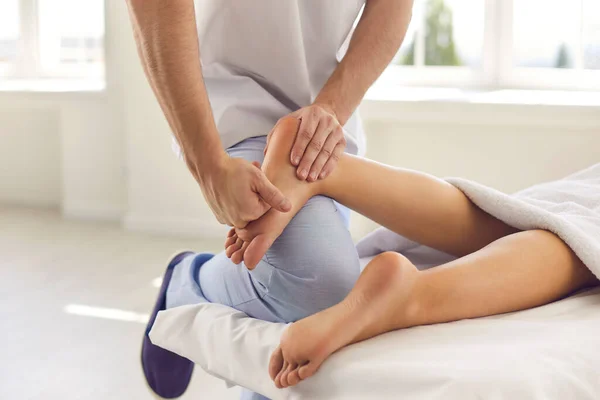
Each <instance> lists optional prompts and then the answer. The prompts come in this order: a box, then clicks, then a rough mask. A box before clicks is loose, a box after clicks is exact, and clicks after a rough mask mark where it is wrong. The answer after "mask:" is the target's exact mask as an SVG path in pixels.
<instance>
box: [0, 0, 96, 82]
mask: <svg viewBox="0 0 600 400" xmlns="http://www.w3.org/2000/svg"><path fill="white" fill-rule="evenodd" d="M103 6H104V7H106V2H105V1H103ZM19 22H20V24H19V27H20V35H19V40H18V47H19V49H21V51H19V52H18V55H17V59H16V60H15V62H14V63H0V78H2V79H5V80H27V81H29V80H53V79H56V80H62V81H64V80H69V81H70V80H73V81H102V82H105V80H106V44H105V43H106V41H105V40H104V41H103V42H104V46H103V48H102V52H103V53H104V60H105V61H104V63H103V65H100V66H99V65H85V64H77V65H68V64H67V65H65V64H63V65H61V66H60V67H58V68H56V69H51V70H49V69H46V68H43V67H42V64H41V62H40V47H39V40H38V38H39V36H38V33H39V23H40V20H39V2H38V0H19ZM104 26H105V37H106V10H105V12H104Z"/></svg>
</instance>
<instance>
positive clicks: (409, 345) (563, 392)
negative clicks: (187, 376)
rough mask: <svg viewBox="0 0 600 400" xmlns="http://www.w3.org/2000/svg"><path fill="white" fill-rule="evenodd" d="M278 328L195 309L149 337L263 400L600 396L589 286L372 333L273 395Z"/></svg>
mask: <svg viewBox="0 0 600 400" xmlns="http://www.w3.org/2000/svg"><path fill="white" fill-rule="evenodd" d="M284 329H285V325H283V324H273V323H269V322H264V321H259V320H255V319H252V318H248V317H247V316H246V315H245V314H243V313H241V312H239V311H236V310H233V309H231V308H229V307H225V306H222V305H218V304H200V305H192V306H184V307H179V308H175V309H172V310H169V311H165V312H161V313H160V314H159V316H158V319H157V322H156V324H155V326H154V328H153V329H152V332H151V338H152V340H153V342H154V343H156V344H158V345H160V346H162V347H165V348H167V349H170V350H172V351H175V352H177V353H179V354H181V355H183V356H186V357H188V358H190V359H192V360H193V361H195V362H196V363H197V364H198V365H200V366H201V367H202V368H204V369H205V370H206V371H207V372H209V373H211V374H212V375H215V376H217V377H220V378H222V379H224V380H226V381H229V382H230V383H231V384H239V385H242V386H245V387H247V388H249V389H252V390H254V391H256V392H259V393H262V394H264V395H265V396H267V397H269V398H272V399H398V398H406V399H428V400H429V399H431V400H433V399H444V400H448V399H450V400H452V399H460V400H465V399H556V400H563V399H600V290H598V289H594V290H592V291H587V292H583V293H580V294H578V295H575V296H572V297H570V298H567V299H564V300H562V301H559V302H556V303H553V304H549V305H546V306H543V307H538V308H535V309H532V310H527V311H522V312H518V313H512V314H505V315H501V316H494V317H488V318H480V319H476V320H463V321H458V322H452V323H447V324H439V325H432V326H422V327H415V328H411V329H405V330H400V331H395V332H391V333H388V334H385V335H381V336H379V337H376V338H374V339H371V340H367V341H365V342H362V343H358V344H355V345H352V346H349V347H347V348H345V349H343V350H341V351H339V352H338V353H336V354H334V355H333V356H332V357H331V358H330V359H329V360H328V361H326V362H325V363H324V364H323V366H322V367H321V370H320V371H319V372H318V373H317V374H316V375H315V376H314V377H312V378H310V379H308V380H306V381H305V382H303V383H301V384H299V385H298V386H296V387H294V388H288V389H283V390H280V389H277V388H275V387H274V386H273V384H272V382H271V380H270V379H269V376H268V373H267V363H268V358H269V355H270V352H271V351H272V350H273V349H274V348H275V347H276V346H277V343H278V340H279V336H280V335H281V333H282V332H283V330H284Z"/></svg>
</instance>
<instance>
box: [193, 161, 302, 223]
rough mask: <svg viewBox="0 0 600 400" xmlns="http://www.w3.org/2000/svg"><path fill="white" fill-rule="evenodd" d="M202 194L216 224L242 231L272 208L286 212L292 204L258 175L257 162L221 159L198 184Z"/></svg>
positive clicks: (259, 170)
mask: <svg viewBox="0 0 600 400" xmlns="http://www.w3.org/2000/svg"><path fill="white" fill-rule="evenodd" d="M201 187H202V193H203V194H204V198H205V199H206V201H207V203H208V205H209V206H210V208H211V210H212V212H213V213H214V214H215V216H216V217H217V220H218V221H219V222H220V223H222V224H227V225H230V226H233V227H235V228H244V227H245V226H246V225H247V224H248V223H249V222H251V221H254V220H257V219H258V218H260V217H261V216H262V215H263V214H264V213H266V212H267V211H269V210H270V209H271V208H274V209H276V210H278V211H281V212H288V211H290V210H291V208H292V204H291V202H290V201H289V200H288V199H287V198H286V197H285V196H284V195H283V194H282V193H281V192H280V191H279V189H277V188H276V187H275V186H274V185H273V184H272V183H271V182H270V181H269V180H268V179H267V177H266V176H265V174H264V173H263V172H262V171H261V169H260V165H259V164H258V163H257V162H254V163H250V162H248V161H246V160H243V159H241V158H232V157H229V156H228V155H224V156H223V158H222V159H221V162H219V163H218V164H217V165H213V166H212V168H211V171H210V172H209V173H208V174H206V175H205V176H204V179H202V180H201Z"/></svg>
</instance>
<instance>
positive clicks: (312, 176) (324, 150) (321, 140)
mask: <svg viewBox="0 0 600 400" xmlns="http://www.w3.org/2000/svg"><path fill="white" fill-rule="evenodd" d="M290 115H291V116H292V117H296V118H298V119H299V120H300V128H299V129H298V134H297V135H296V141H295V142H294V147H293V148H292V152H291V153H290V160H291V162H292V164H293V165H295V166H297V167H298V169H297V170H296V175H297V176H298V178H299V179H301V180H308V181H309V182H314V181H316V180H317V179H323V178H325V177H327V176H328V175H329V174H330V173H331V172H332V171H333V169H334V168H335V167H336V165H337V162H338V160H339V158H340V156H341V155H342V153H343V152H344V149H345V148H346V139H345V138H344V131H343V129H342V126H341V125H340V123H339V122H338V119H337V118H336V116H335V113H334V112H333V110H331V108H330V107H328V106H326V105H323V104H316V103H315V104H313V105H310V106H308V107H304V108H301V109H299V110H298V111H295V112H293V113H292V114H290ZM270 137H271V134H269V137H268V138H267V146H268V140H269V139H270ZM265 152H266V149H265Z"/></svg>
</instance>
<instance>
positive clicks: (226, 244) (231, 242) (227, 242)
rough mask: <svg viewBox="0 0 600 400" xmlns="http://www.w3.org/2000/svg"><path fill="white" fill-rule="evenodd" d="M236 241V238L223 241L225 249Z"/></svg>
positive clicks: (232, 237) (231, 237)
mask: <svg viewBox="0 0 600 400" xmlns="http://www.w3.org/2000/svg"><path fill="white" fill-rule="evenodd" d="M236 241H237V236H235V235H234V236H230V237H228V238H227V239H226V240H225V248H226V249H227V248H228V247H229V246H231V245H232V244H234V243H235V242H236Z"/></svg>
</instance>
